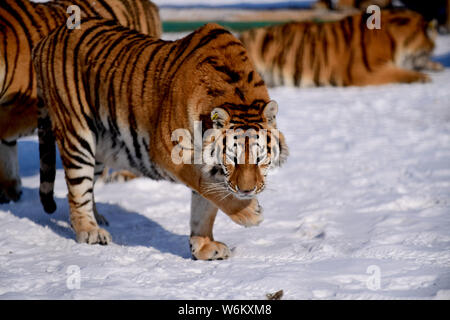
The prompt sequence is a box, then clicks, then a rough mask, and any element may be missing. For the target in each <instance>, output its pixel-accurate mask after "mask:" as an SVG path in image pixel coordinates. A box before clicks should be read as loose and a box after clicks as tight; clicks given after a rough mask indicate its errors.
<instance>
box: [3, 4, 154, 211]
mask: <svg viewBox="0 0 450 320" xmlns="http://www.w3.org/2000/svg"><path fill="white" fill-rule="evenodd" d="M72 5H77V6H78V7H79V8H80V9H81V19H83V18H85V17H87V16H101V17H104V18H106V19H114V20H117V21H118V22H119V23H121V24H122V25H124V26H128V27H130V28H133V29H135V30H138V31H140V32H143V33H146V34H149V35H152V36H155V37H158V38H159V37H160V36H161V33H162V27H161V22H160V18H159V11H158V7H157V6H156V5H154V4H153V3H152V2H150V1H149V0H55V1H51V2H47V3H33V2H30V1H28V0H1V2H0V203H5V202H9V201H18V200H19V198H20V195H21V181H20V176H19V164H18V158H17V142H16V141H17V139H18V138H20V137H22V136H26V135H29V134H31V133H33V132H34V131H35V129H36V127H37V119H38V115H37V112H38V111H37V94H36V79H35V74H34V71H33V68H32V61H31V50H32V48H33V46H34V45H35V44H36V43H37V42H38V41H39V40H40V39H42V38H43V37H45V36H46V35H48V34H49V33H50V31H52V30H54V29H55V28H56V27H58V26H60V25H65V24H66V22H67V20H68V18H69V16H70V14H68V13H67V9H68V7H69V6H72Z"/></svg>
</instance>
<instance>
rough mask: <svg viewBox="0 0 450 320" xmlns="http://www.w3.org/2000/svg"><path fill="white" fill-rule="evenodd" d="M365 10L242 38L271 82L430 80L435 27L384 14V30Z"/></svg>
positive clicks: (409, 15)
mask: <svg viewBox="0 0 450 320" xmlns="http://www.w3.org/2000/svg"><path fill="white" fill-rule="evenodd" d="M367 18H368V16H367V15H365V14H356V15H353V16H349V17H347V18H344V19H342V20H340V21H336V22H327V23H315V22H292V23H288V24H284V25H278V26H272V27H268V28H260V29H253V30H249V31H247V32H244V33H243V34H242V35H241V40H242V42H243V43H244V45H245V46H246V48H247V50H248V53H249V56H250V58H251V59H252V60H253V62H254V64H255V66H256V68H257V70H258V71H259V72H260V74H261V75H262V76H263V78H264V80H265V81H266V83H267V84H268V85H271V86H277V85H288V86H299V87H310V86H326V85H332V86H352V85H353V86H365V85H379V84H386V83H391V82H406V83H410V82H428V81H430V78H429V77H428V75H426V74H424V73H421V72H419V70H423V69H425V70H442V69H443V67H442V65H440V64H438V63H435V62H432V61H430V55H431V53H432V50H433V48H434V37H435V36H436V30H435V28H434V27H433V26H430V25H429V24H427V23H426V22H425V20H424V19H423V18H422V17H421V16H420V15H419V14H417V13H414V12H412V11H406V10H393V11H391V10H387V11H382V12H381V29H373V30H371V29H369V28H367V24H366V19H367Z"/></svg>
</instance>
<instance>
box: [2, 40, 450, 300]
mask: <svg viewBox="0 0 450 320" xmlns="http://www.w3.org/2000/svg"><path fill="white" fill-rule="evenodd" d="M436 56H437V57H436V58H437V59H438V60H441V61H443V62H445V63H446V66H447V69H446V70H445V71H444V72H443V73H438V74H433V75H432V78H433V83H430V84H413V85H388V86H382V87H366V88H315V89H302V90H299V89H293V88H276V89H272V90H270V93H271V97H272V98H273V99H275V100H277V101H278V103H279V105H280V113H279V120H278V122H279V127H280V129H281V130H282V131H283V132H284V133H285V135H286V138H287V142H288V145H289V147H290V152H291V156H290V158H289V160H288V162H287V164H286V165H285V166H284V167H283V168H281V169H279V170H278V171H277V172H274V173H273V174H272V175H271V176H270V185H269V188H268V190H266V191H265V192H263V193H262V195H261V196H260V202H261V203H262V205H263V206H264V208H265V221H264V222H263V223H262V224H261V225H260V226H259V227H256V228H249V229H245V228H242V227H240V226H238V225H236V224H234V223H233V222H232V221H231V220H230V219H229V218H228V217H227V216H225V215H224V214H223V213H220V214H219V215H218V218H217V221H216V224H215V229H214V230H215V237H216V239H217V240H219V241H223V242H225V243H227V244H228V245H229V247H230V248H232V251H233V256H232V257H231V258H230V259H229V260H226V261H214V262H204V261H193V260H191V258H190V252H189V246H188V235H189V210H190V209H189V201H190V191H189V190H188V189H187V188H186V187H184V186H181V185H173V184H170V183H166V182H155V181H151V180H147V179H144V178H140V179H137V180H134V181H131V182H128V183H117V184H109V185H98V186H96V190H95V192H96V199H97V206H98V208H99V211H100V212H101V213H102V214H103V215H105V216H106V218H107V219H108V220H109V222H110V226H109V227H107V230H108V231H109V232H110V233H111V235H112V236H113V241H114V243H113V244H112V245H109V246H99V245H94V246H89V245H86V244H77V243H76V242H75V240H74V238H75V235H74V233H73V232H72V230H71V229H70V226H69V223H68V220H69V212H68V204H67V199H66V193H67V189H66V187H65V183H64V176H63V171H62V169H61V165H60V164H59V170H58V172H57V182H56V197H57V204H58V210H57V211H56V212H55V213H54V214H53V215H47V214H45V213H44V211H43V210H42V208H41V205H40V203H39V196H38V185H39V172H38V170H39V168H38V151H37V150H38V144H37V140H36V138H35V137H31V138H27V139H23V140H22V141H21V142H20V143H19V148H20V150H19V152H20V165H21V173H22V177H23V186H24V195H23V197H22V199H21V201H20V202H19V203H15V204H9V205H1V206H0V226H1V232H0V299H17V298H19V299H112V298H116V299H265V294H266V293H269V292H275V291H277V290H280V289H283V290H284V293H285V294H284V299H397V298H406V299H450V68H449V67H450V37H440V38H439V41H438V48H437V51H436ZM73 266H75V267H73ZM74 270H75V271H79V275H80V276H81V278H80V280H81V281H80V283H79V284H80V286H79V288H77V286H76V285H75V287H74V286H73V284H74V283H75V284H76V283H77V282H76V281H75V282H73V281H72V280H73V279H74V278H73V276H74V275H75V276H76V275H77V273H76V272H75V273H71V272H73V271H74Z"/></svg>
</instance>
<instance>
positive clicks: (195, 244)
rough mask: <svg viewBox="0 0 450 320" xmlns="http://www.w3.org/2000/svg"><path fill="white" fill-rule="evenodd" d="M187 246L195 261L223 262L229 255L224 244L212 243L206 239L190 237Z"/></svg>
mask: <svg viewBox="0 0 450 320" xmlns="http://www.w3.org/2000/svg"><path fill="white" fill-rule="evenodd" d="M189 246H190V247H191V253H192V257H193V258H194V259H195V260H224V259H227V258H228V257H230V255H231V252H230V249H228V247H227V245H226V244H224V243H222V242H217V241H212V240H211V239H210V238H208V237H199V236H192V237H191V238H190V239H189Z"/></svg>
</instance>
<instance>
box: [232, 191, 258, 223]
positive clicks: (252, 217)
mask: <svg viewBox="0 0 450 320" xmlns="http://www.w3.org/2000/svg"><path fill="white" fill-rule="evenodd" d="M230 218H231V219H232V220H233V221H234V222H236V223H237V224H239V225H241V226H244V227H253V226H257V225H259V224H260V223H261V222H262V221H263V220H264V216H263V208H262V207H261V206H260V205H259V202H258V200H257V199H256V198H255V199H252V200H251V202H250V204H249V205H248V206H247V207H245V208H244V209H242V210H240V211H238V212H236V213H234V214H231V215H230Z"/></svg>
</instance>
